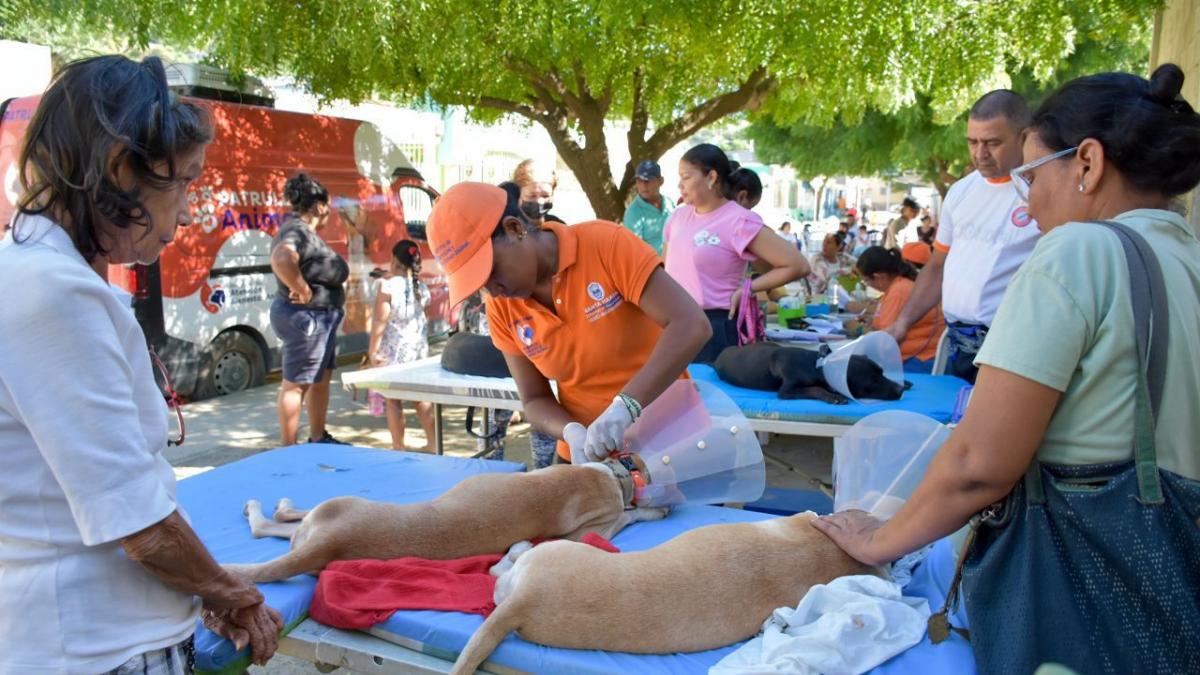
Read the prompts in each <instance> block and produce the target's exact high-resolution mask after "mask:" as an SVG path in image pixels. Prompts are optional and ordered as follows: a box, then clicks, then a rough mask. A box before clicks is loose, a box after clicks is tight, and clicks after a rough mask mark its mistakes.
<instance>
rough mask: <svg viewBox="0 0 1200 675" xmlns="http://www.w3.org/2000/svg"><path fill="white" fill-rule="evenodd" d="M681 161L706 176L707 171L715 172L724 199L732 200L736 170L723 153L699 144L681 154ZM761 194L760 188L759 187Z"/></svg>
mask: <svg viewBox="0 0 1200 675" xmlns="http://www.w3.org/2000/svg"><path fill="white" fill-rule="evenodd" d="M683 161H685V162H687V163H688V164H691V165H692V166H696V167H699V168H700V170H701V171H703V172H704V173H705V174H708V172H709V171H716V172H717V181H718V182H719V183H720V185H721V192H722V193H723V194H724V195H725V198H726V199H733V198H734V197H736V196H737V193H736V192H734V191H733V183H732V180H733V172H734V171H735V170H736V169H737V168H738V167H737V165H736V163H734V162H730V161H729V157H728V156H727V155H726V154H725V151H724V150H722V149H720V148H718V147H717V146H715V145H713V144H712V143H701V144H700V145H694V146H692V147H691V149H689V150H688V151H687V152H685V153H683ZM759 191H760V193H761V191H762V187H761V186H759Z"/></svg>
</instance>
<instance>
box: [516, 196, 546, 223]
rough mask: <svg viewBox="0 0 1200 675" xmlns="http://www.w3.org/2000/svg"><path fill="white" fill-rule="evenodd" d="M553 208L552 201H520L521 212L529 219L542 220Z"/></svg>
mask: <svg viewBox="0 0 1200 675" xmlns="http://www.w3.org/2000/svg"><path fill="white" fill-rule="evenodd" d="M552 208H554V202H552V201H550V200H546V201H544V202H521V203H520V209H521V213H523V214H525V217H526V218H528V219H530V220H543V219H545V217H546V214H548V213H550V209H552Z"/></svg>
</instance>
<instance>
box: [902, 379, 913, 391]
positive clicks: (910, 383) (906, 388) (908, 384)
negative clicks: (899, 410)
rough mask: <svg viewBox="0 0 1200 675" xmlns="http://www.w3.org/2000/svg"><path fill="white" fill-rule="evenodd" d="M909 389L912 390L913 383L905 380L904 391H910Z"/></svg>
mask: <svg viewBox="0 0 1200 675" xmlns="http://www.w3.org/2000/svg"><path fill="white" fill-rule="evenodd" d="M909 389H912V382H909V381H908V380H905V381H904V391H908V390H909Z"/></svg>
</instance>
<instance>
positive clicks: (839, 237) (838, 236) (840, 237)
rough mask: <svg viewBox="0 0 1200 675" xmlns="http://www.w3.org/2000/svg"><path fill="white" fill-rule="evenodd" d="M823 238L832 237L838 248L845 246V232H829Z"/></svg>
mask: <svg viewBox="0 0 1200 675" xmlns="http://www.w3.org/2000/svg"><path fill="white" fill-rule="evenodd" d="M825 236H827V237H833V238H834V239H835V240H836V241H837V245H838V248H842V247H844V246H845V245H846V233H845V232H830V233H829V234H827V235H825Z"/></svg>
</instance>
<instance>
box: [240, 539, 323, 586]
mask: <svg viewBox="0 0 1200 675" xmlns="http://www.w3.org/2000/svg"><path fill="white" fill-rule="evenodd" d="M327 558H328V556H325V555H322V554H320V552H318V551H314V550H313V549H312V548H308V549H307V550H305V549H304V548H294V549H292V550H290V551H288V552H287V553H285V554H283V555H281V556H279V557H278V558H276V559H274V560H268V561H266V562H261V563H247V564H240V563H239V564H223V565H221V566H222V567H224V568H225V569H226V570H228V571H229V572H232V573H234V574H236V575H238V576H240V577H242V578H244V579H246V580H247V581H252V582H254V583H256V584H265V583H268V582H271V581H282V580H284V579H290V578H292V577H294V576H296V575H297V574H305V573H311V574H316V573H317V572H320V571H321V570H322V569H323V568H324V567H325V566H326V565H328V564H329V563H330V562H332V561H330V560H328V559H327Z"/></svg>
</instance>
